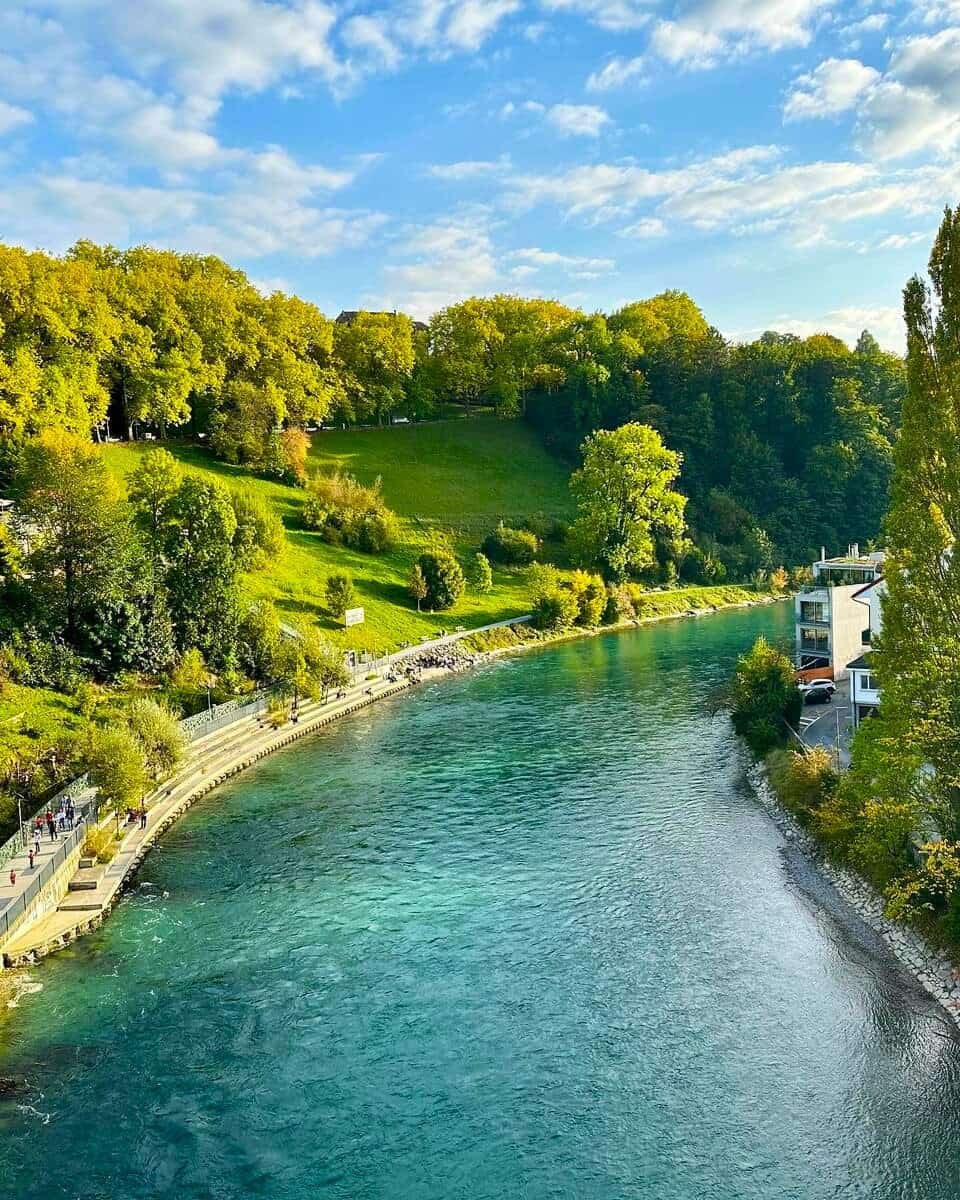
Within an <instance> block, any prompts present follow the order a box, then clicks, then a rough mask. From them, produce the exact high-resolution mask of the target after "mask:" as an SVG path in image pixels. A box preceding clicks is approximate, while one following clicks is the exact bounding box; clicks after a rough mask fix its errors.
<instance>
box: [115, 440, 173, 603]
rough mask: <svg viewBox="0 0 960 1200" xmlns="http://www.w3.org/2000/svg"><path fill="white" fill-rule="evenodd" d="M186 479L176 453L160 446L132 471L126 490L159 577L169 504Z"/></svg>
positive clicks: (155, 574) (168, 530)
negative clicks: (174, 455)
mask: <svg viewBox="0 0 960 1200" xmlns="http://www.w3.org/2000/svg"><path fill="white" fill-rule="evenodd" d="M182 482H183V471H182V470H181V469H180V464H179V463H178V462H177V460H176V459H175V458H174V457H173V455H172V454H171V453H170V452H169V451H168V450H164V449H162V448H161V447H159V446H157V447H155V448H153V449H151V450H148V451H147V453H146V454H144V455H143V457H142V458H141V459H140V461H139V462H138V463H137V465H136V467H135V468H134V470H133V471H132V472H131V474H130V478H129V480H128V482H127V492H128V495H129V497H130V502H131V504H132V505H133V511H134V514H135V517H136V522H137V525H138V526H139V528H140V529H141V530H142V532H143V535H144V538H145V540H146V544H147V551H148V553H149V556H150V561H151V564H152V566H153V573H154V578H155V579H157V578H159V574H160V566H161V560H162V557H163V550H164V545H165V543H166V541H167V539H168V537H169V534H170V528H169V522H170V503H171V501H172V500H173V497H174V496H175V495H176V494H177V490H178V489H179V487H180V484H181V483H182Z"/></svg>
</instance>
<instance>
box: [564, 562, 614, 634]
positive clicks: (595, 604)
mask: <svg viewBox="0 0 960 1200" xmlns="http://www.w3.org/2000/svg"><path fill="white" fill-rule="evenodd" d="M570 591H571V592H572V593H573V596H574V599H575V600H576V602H577V624H578V625H586V626H587V627H589V628H594V627H595V626H597V625H599V624H600V622H601V620H602V618H603V614H604V610H605V609H606V606H607V590H606V588H605V586H604V583H603V580H602V579H601V578H600V576H599V575H591V574H589V573H588V572H587V571H575V572H574V573H573V575H572V576H571V577H570Z"/></svg>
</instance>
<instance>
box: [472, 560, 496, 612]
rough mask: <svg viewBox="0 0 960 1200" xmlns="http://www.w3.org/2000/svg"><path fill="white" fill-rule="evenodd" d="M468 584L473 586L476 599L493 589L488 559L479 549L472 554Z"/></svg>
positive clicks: (491, 572)
mask: <svg viewBox="0 0 960 1200" xmlns="http://www.w3.org/2000/svg"><path fill="white" fill-rule="evenodd" d="M470 586H471V587H472V588H473V590H474V593H475V594H476V597H477V600H479V599H480V597H481V596H486V595H487V593H488V592H491V591H493V571H491V569H490V560H489V559H488V558H487V556H486V555H485V554H481V553H479V551H478V552H477V553H476V554H475V555H474V556H473V562H472V563H471V566H470Z"/></svg>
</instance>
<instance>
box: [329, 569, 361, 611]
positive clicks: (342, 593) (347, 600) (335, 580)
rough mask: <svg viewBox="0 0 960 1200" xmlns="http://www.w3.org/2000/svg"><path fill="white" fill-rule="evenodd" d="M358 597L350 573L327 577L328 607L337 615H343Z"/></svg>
mask: <svg viewBox="0 0 960 1200" xmlns="http://www.w3.org/2000/svg"><path fill="white" fill-rule="evenodd" d="M356 598H357V593H356V592H355V591H354V589H353V580H352V579H351V578H350V576H349V575H347V574H337V575H329V576H328V577H327V608H328V609H329V610H330V612H331V613H332V614H333V615H334V616H335V617H343V615H344V613H345V612H346V611H347V609H348V608H351V607H352V606H353V602H354V601H355V600H356Z"/></svg>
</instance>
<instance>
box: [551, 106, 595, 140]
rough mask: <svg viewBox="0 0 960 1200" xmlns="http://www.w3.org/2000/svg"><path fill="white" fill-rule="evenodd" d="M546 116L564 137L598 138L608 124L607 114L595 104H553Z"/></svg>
mask: <svg viewBox="0 0 960 1200" xmlns="http://www.w3.org/2000/svg"><path fill="white" fill-rule="evenodd" d="M546 115H547V120H548V121H549V122H550V124H551V125H552V126H553V127H554V129H557V130H559V131H560V133H562V134H563V135H564V137H599V136H600V134H601V132H602V131H603V129H604V127H605V126H606V125H609V124H610V116H609V114H608V113H607V112H606V111H605V110H604V109H602V108H600V107H598V106H597V105H596V104H553V105H551V106H550V108H548V109H547V114H546Z"/></svg>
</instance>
